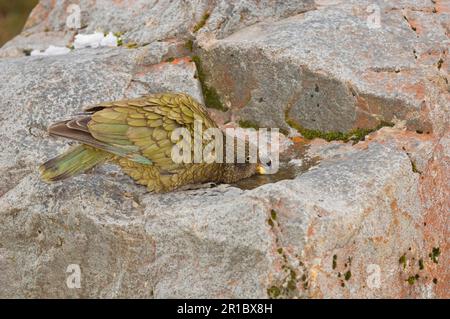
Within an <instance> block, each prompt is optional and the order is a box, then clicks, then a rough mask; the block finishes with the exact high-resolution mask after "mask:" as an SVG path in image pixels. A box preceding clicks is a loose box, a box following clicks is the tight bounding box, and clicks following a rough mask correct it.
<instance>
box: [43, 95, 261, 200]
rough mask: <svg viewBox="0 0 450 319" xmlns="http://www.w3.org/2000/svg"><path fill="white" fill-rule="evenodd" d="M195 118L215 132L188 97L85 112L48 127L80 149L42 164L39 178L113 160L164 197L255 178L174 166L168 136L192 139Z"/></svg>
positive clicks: (250, 169)
mask: <svg viewBox="0 0 450 319" xmlns="http://www.w3.org/2000/svg"><path fill="white" fill-rule="evenodd" d="M196 119H200V120H201V122H202V123H203V130H206V129H208V128H216V127H217V126H216V124H215V123H214V121H213V120H211V118H210V117H209V116H208V113H207V112H206V110H205V108H204V107H203V106H202V105H200V104H199V103H198V102H196V101H195V100H194V99H193V98H192V97H191V96H189V95H187V94H177V93H163V94H153V95H147V96H143V97H140V98H137V99H130V100H121V101H115V102H109V103H101V104H98V105H96V106H93V107H89V108H87V109H86V110H85V113H84V114H83V115H80V116H77V117H75V118H73V119H71V120H67V121H62V122H58V123H56V124H53V125H52V126H50V127H49V133H50V134H52V135H56V136H62V137H66V138H69V139H73V140H76V141H79V142H80V143H81V145H79V146H76V147H74V148H72V149H70V150H69V151H67V152H66V153H64V154H62V155H60V156H58V157H56V158H54V159H51V160H50V161H48V162H46V163H44V164H43V165H41V167H40V170H41V176H42V179H43V180H45V181H48V182H52V181H57V180H61V179H65V178H68V177H71V176H74V175H76V174H79V173H81V172H84V171H86V170H88V169H90V168H92V167H94V166H95V165H97V164H100V163H103V162H105V161H113V162H115V163H117V164H119V165H120V166H121V167H122V169H123V170H124V171H125V173H127V174H128V175H129V176H131V177H132V178H133V179H134V180H135V181H136V182H137V183H139V184H142V185H145V186H147V188H148V190H149V191H155V192H165V191H170V190H173V189H177V188H179V187H182V186H186V185H192V184H198V183H206V182H225V183H232V182H235V181H237V180H239V179H241V178H245V177H248V176H251V175H253V174H254V173H255V169H256V164H250V163H244V164H221V163H210V164H208V163H199V164H185V163H178V164H177V163H174V162H173V161H172V158H171V151H172V147H173V146H174V144H175V143H173V142H172V141H171V134H172V132H173V130H174V129H176V128H186V129H187V130H188V131H189V132H190V133H191V135H192V136H193V132H194V120H196Z"/></svg>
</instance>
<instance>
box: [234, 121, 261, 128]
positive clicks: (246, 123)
mask: <svg viewBox="0 0 450 319" xmlns="http://www.w3.org/2000/svg"><path fill="white" fill-rule="evenodd" d="M238 124H239V126H240V127H242V128H254V129H255V130H258V129H259V125H258V123H255V122H252V121H248V120H239V123H238Z"/></svg>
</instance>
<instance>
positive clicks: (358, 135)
mask: <svg viewBox="0 0 450 319" xmlns="http://www.w3.org/2000/svg"><path fill="white" fill-rule="evenodd" d="M287 113H288V112H286V113H285V121H286V123H287V124H288V125H289V126H290V127H292V128H294V129H296V130H297V131H298V132H299V133H300V134H301V135H302V136H303V137H304V138H306V139H308V140H312V139H315V138H321V139H324V140H326V141H328V142H330V141H344V142H349V141H353V142H354V143H357V142H359V141H363V140H364V138H365V137H366V136H367V135H368V134H370V133H372V132H375V131H378V130H379V129H381V128H382V127H385V126H389V127H392V126H394V124H393V123H390V122H385V121H382V122H380V124H378V125H377V126H376V127H374V128H369V129H368V128H356V129H353V130H351V131H349V132H332V131H331V132H323V131H320V130H311V129H307V128H305V127H303V126H302V125H300V124H299V123H297V122H296V121H295V120H293V119H291V118H289V115H288V114H287Z"/></svg>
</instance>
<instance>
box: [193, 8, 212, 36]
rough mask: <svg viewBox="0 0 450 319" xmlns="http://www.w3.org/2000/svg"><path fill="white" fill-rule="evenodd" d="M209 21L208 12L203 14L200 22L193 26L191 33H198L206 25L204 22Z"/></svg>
mask: <svg viewBox="0 0 450 319" xmlns="http://www.w3.org/2000/svg"><path fill="white" fill-rule="evenodd" d="M208 19H209V12H205V13H204V14H203V15H202V18H201V19H200V21H199V22H198V23H197V24H196V25H195V26H194V29H193V30H192V32H194V33H196V32H198V30H200V29H201V28H203V27H204V26H205V24H206V21H207V20H208Z"/></svg>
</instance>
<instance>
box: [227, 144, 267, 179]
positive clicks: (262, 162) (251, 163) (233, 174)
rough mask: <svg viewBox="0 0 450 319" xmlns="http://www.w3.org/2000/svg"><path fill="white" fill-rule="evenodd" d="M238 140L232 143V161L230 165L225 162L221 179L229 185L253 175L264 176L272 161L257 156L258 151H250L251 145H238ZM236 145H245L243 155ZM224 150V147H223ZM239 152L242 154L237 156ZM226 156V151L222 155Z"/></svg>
mask: <svg viewBox="0 0 450 319" xmlns="http://www.w3.org/2000/svg"><path fill="white" fill-rule="evenodd" d="M238 140H239V138H236V139H235V143H234V152H233V154H234V160H233V162H232V163H228V161H227V162H225V163H224V164H223V165H224V170H223V175H222V179H223V182H224V183H227V184H231V183H235V182H237V181H239V180H241V179H244V178H248V177H250V176H252V175H254V174H266V173H267V172H269V171H270V168H271V165H272V161H271V160H270V158H269V157H268V156H259V155H258V150H257V149H256V148H255V149H253V152H252V149H251V143H249V142H248V141H245V142H243V143H242V144H239V142H238ZM238 145H245V148H244V150H245V153H244V151H243V150H242V149H240V148H239V147H238ZM225 148H226V146H225ZM239 151H242V152H243V154H241V155H239ZM223 154H226V149H224V153H223Z"/></svg>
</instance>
